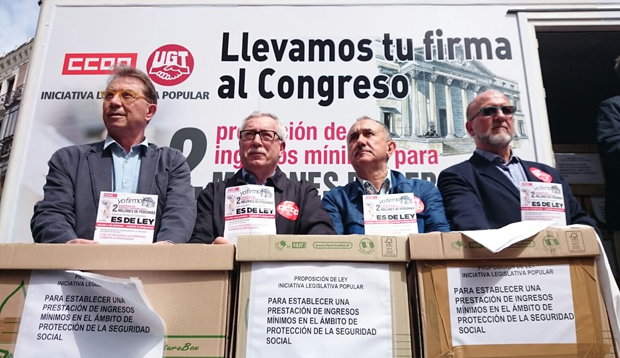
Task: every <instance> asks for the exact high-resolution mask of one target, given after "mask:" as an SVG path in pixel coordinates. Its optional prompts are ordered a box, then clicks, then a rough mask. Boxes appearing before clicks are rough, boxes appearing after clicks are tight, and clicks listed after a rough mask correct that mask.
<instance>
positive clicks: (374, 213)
mask: <svg viewBox="0 0 620 358" xmlns="http://www.w3.org/2000/svg"><path fill="white" fill-rule="evenodd" d="M414 198H415V197H414V196H413V193H402V194H384V195H364V233H365V234H366V235H386V234H389V235H408V234H417V233H418V220H417V217H416V204H415V201H414Z"/></svg>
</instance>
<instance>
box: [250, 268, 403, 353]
mask: <svg viewBox="0 0 620 358" xmlns="http://www.w3.org/2000/svg"><path fill="white" fill-rule="evenodd" d="M251 277H252V281H251V285H250V298H249V315H248V331H247V337H248V338H247V349H246V357H247V358H258V357H272V358H278V357H281V358H289V357H302V356H305V357H321V358H341V357H356V356H364V357H376V358H381V357H385V358H388V357H389V358H391V357H392V351H393V348H392V319H391V295H390V277H389V266H388V264H376V263H372V264H371V263H281V262H255V263H253V264H252V273H251Z"/></svg>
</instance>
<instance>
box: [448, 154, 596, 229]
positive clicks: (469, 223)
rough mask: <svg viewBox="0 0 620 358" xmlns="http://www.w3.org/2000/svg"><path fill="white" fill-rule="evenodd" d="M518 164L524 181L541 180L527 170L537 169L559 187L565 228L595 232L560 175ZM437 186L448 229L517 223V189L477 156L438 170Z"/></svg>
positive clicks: (537, 165) (535, 165)
mask: <svg viewBox="0 0 620 358" xmlns="http://www.w3.org/2000/svg"><path fill="white" fill-rule="evenodd" d="M521 165H522V166H523V169H524V171H525V175H526V176H527V180H528V181H532V182H540V181H541V180H540V179H538V178H537V177H535V176H534V175H533V174H532V172H531V171H530V168H538V169H540V170H541V171H543V172H545V173H547V174H550V175H551V177H552V182H553V183H558V184H561V185H562V193H563V194H564V207H565V209H566V224H567V225H572V224H584V225H589V226H592V227H594V228H595V229H597V227H596V223H595V221H594V220H593V219H592V218H590V217H589V216H588V214H586V213H585V212H584V211H583V209H581V207H580V206H579V203H577V201H576V200H575V198H574V197H573V193H572V192H571V190H570V188H569V187H568V184H567V183H566V181H564V179H563V178H562V176H560V172H558V171H557V170H556V169H554V168H551V167H549V166H547V165H544V164H541V163H536V162H528V161H525V160H521ZM437 186H438V187H439V191H440V192H441V195H442V196H443V202H444V205H445V207H446V216H447V217H448V220H449V221H450V227H451V228H452V230H455V231H457V230H485V229H498V228H501V227H503V226H506V225H508V224H512V223H514V222H517V221H521V197H520V195H519V190H517V188H516V187H515V186H514V184H513V183H512V182H511V181H510V179H508V178H507V177H506V176H505V175H504V174H502V173H501V172H500V171H499V170H498V169H497V167H496V166H495V165H494V164H493V163H491V162H489V161H488V160H486V159H485V158H484V157H482V156H481V155H479V154H477V153H474V155H473V156H472V157H471V158H469V160H468V161H465V162H463V163H460V164H457V165H454V166H452V167H450V168H448V169H445V170H444V171H442V172H441V173H440V174H439V180H438V181H437ZM597 230H598V229H597ZM599 235H600V233H599Z"/></svg>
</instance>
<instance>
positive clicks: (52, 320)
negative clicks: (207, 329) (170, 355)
mask: <svg viewBox="0 0 620 358" xmlns="http://www.w3.org/2000/svg"><path fill="white" fill-rule="evenodd" d="M164 332H165V324H164V321H163V320H162V319H161V317H160V316H159V315H158V314H157V313H156V312H155V311H154V310H153V307H152V306H151V304H150V301H149V299H148V297H147V296H146V294H145V293H144V289H143V285H142V281H140V279H138V278H135V277H132V278H129V279H122V278H114V277H107V276H103V275H98V274H94V273H87V272H80V271H54V270H33V271H32V273H31V275H30V284H29V285H28V294H27V295H26V302H25V304H24V312H23V315H22V319H21V324H20V326H19V334H18V336H17V343H16V346H15V356H16V357H22V358H28V357H33V358H35V357H36V358H38V357H145V358H160V357H162V355H163V352H164Z"/></svg>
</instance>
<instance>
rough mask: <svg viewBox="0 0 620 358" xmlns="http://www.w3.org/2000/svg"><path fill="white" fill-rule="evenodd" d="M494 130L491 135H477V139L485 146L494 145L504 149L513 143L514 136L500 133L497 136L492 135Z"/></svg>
mask: <svg viewBox="0 0 620 358" xmlns="http://www.w3.org/2000/svg"><path fill="white" fill-rule="evenodd" d="M491 131H492V129H491V130H490V131H489V133H484V134H479V135H476V138H477V139H478V140H479V141H480V142H482V143H485V144H488V145H492V146H494V147H504V146H507V145H508V144H510V142H512V134H511V133H505V132H500V133H497V134H492V132H491Z"/></svg>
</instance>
